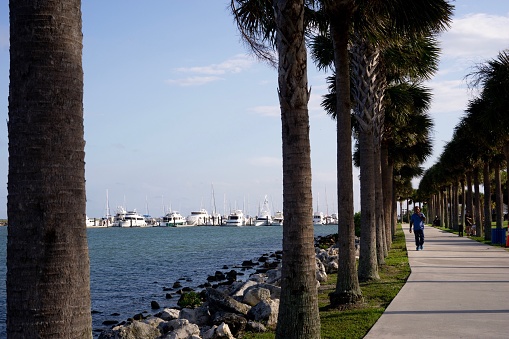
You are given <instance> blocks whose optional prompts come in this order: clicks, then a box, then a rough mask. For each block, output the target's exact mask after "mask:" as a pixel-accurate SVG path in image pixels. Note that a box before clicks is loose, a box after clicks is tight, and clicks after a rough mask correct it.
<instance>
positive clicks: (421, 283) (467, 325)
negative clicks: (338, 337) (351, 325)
mask: <svg viewBox="0 0 509 339" xmlns="http://www.w3.org/2000/svg"><path fill="white" fill-rule="evenodd" d="M408 228H409V226H408V224H406V225H405V224H404V225H403V229H404V231H405V236H406V245H407V249H408V259H409V262H410V267H411V269H412V273H411V274H410V277H409V279H408V281H407V283H406V284H405V285H404V286H403V288H402V289H401V291H400V292H399V293H398V295H397V296H396V298H394V300H393V301H392V302H391V304H390V305H389V307H387V309H386V310H385V312H384V314H383V315H382V316H381V317H380V319H379V320H378V322H377V323H376V324H375V325H374V326H373V327H372V329H371V330H370V332H369V333H368V334H367V335H366V336H365V337H364V338H367V339H371V338H372V339H379V338H391V339H394V338H405V339H411V338H509V252H507V251H505V250H504V249H502V248H500V247H492V246H489V245H483V244H480V243H478V242H476V241H474V240H471V239H469V238H468V237H466V236H465V237H458V236H457V235H454V234H452V233H448V232H443V231H440V230H438V229H436V228H433V227H431V226H427V227H426V228H425V230H424V235H425V242H424V250H422V251H416V250H415V242H414V235H413V233H411V234H410V233H409V232H408Z"/></svg>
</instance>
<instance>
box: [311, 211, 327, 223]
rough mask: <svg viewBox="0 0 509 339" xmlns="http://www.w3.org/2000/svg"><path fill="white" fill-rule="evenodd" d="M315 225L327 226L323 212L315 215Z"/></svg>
mask: <svg viewBox="0 0 509 339" xmlns="http://www.w3.org/2000/svg"><path fill="white" fill-rule="evenodd" d="M313 225H325V218H324V216H323V213H322V212H315V213H313Z"/></svg>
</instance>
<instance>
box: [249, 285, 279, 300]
mask: <svg viewBox="0 0 509 339" xmlns="http://www.w3.org/2000/svg"><path fill="white" fill-rule="evenodd" d="M251 288H265V289H267V290H269V291H270V299H281V287H279V286H274V285H271V284H266V283H262V284H257V285H255V286H253V287H248V288H247V289H246V291H245V292H244V294H245V293H247V291H248V290H249V289H251Z"/></svg>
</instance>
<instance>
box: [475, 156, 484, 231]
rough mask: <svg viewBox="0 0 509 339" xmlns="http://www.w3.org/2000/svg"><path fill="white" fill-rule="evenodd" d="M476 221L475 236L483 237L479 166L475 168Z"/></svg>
mask: <svg viewBox="0 0 509 339" xmlns="http://www.w3.org/2000/svg"><path fill="white" fill-rule="evenodd" d="M473 176H474V218H475V219H474V220H475V225H476V227H475V232H476V233H475V235H476V236H478V237H479V236H481V232H482V227H481V225H482V216H481V193H480V189H479V166H478V165H476V166H475V167H474V173H473Z"/></svg>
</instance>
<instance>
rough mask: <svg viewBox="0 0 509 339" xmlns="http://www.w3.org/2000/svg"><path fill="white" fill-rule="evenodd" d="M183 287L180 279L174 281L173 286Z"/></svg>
mask: <svg viewBox="0 0 509 339" xmlns="http://www.w3.org/2000/svg"><path fill="white" fill-rule="evenodd" d="M181 287H182V284H181V283H180V281H175V282H174V283H173V288H181Z"/></svg>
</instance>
